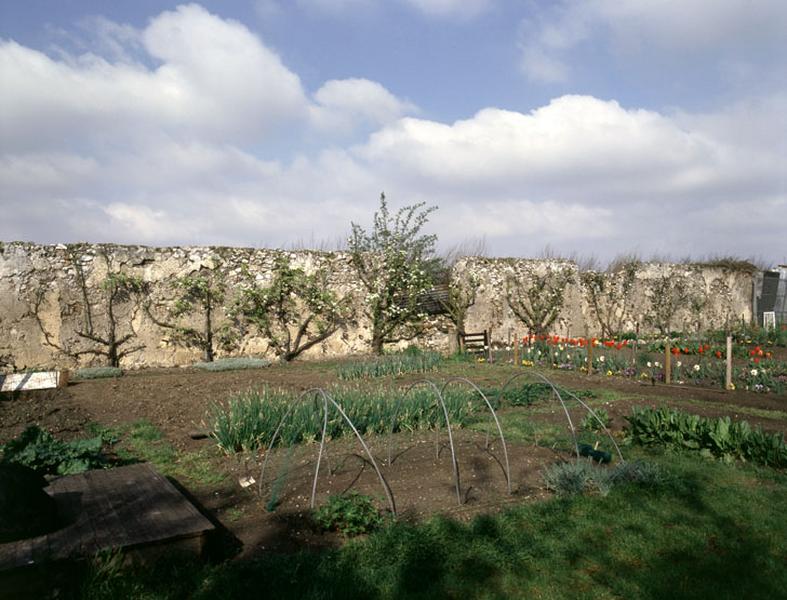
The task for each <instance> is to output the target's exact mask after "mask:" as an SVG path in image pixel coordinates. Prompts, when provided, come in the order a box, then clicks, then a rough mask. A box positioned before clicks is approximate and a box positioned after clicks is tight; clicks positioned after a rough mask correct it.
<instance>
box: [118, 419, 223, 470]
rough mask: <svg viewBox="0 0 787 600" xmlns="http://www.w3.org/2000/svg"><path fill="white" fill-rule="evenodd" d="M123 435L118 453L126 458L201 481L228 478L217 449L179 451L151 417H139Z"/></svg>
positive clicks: (122, 457)
mask: <svg viewBox="0 0 787 600" xmlns="http://www.w3.org/2000/svg"><path fill="white" fill-rule="evenodd" d="M120 437H121V439H122V443H121V447H120V448H119V449H118V450H117V454H118V456H119V457H120V458H121V459H123V460H127V461H132V462H136V461H145V462H149V463H151V464H153V465H154V466H155V467H156V469H157V470H158V471H160V472H161V473H162V474H164V475H168V476H172V477H176V478H179V479H180V478H184V479H187V480H189V481H191V482H193V483H198V484H201V485H219V484H220V483H222V482H223V481H224V480H225V479H226V474H225V473H224V472H222V471H220V470H217V469H216V468H215V466H214V464H213V463H212V460H211V459H212V458H213V457H214V452H215V449H214V452H211V450H210V449H202V450H199V451H196V452H178V450H176V449H175V447H174V446H173V445H172V444H171V443H169V442H168V441H167V440H166V439H165V438H164V435H163V434H162V432H161V430H160V429H159V428H158V427H156V426H155V425H153V424H152V423H151V422H150V421H147V420H144V419H143V420H139V421H135V422H134V423H132V424H131V426H130V427H129V428H128V429H127V430H126V431H125V434H124V435H121V436H120Z"/></svg>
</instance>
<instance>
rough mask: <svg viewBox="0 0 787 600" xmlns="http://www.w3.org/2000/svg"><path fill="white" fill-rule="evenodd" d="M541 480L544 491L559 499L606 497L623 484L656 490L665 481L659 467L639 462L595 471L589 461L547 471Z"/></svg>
mask: <svg viewBox="0 0 787 600" xmlns="http://www.w3.org/2000/svg"><path fill="white" fill-rule="evenodd" d="M543 477H544V483H545V484H546V486H547V489H550V490H552V491H553V492H555V493H556V494H557V495H558V496H574V495H576V494H583V493H586V492H593V491H596V492H599V493H600V494H607V493H608V492H609V491H610V490H611V489H612V488H613V487H615V486H617V485H624V484H630V485H638V486H642V487H648V488H655V487H659V486H661V485H663V484H664V483H665V481H666V477H665V475H664V473H663V471H662V470H661V468H659V466H658V465H656V464H653V463H649V462H645V461H641V460H637V461H633V462H621V463H618V464H617V465H615V466H614V467H609V468H603V467H598V466H596V465H595V464H594V463H593V462H591V461H590V460H577V461H576V462H565V463H558V464H555V465H552V466H550V467H547V469H546V470H545V471H544V474H543Z"/></svg>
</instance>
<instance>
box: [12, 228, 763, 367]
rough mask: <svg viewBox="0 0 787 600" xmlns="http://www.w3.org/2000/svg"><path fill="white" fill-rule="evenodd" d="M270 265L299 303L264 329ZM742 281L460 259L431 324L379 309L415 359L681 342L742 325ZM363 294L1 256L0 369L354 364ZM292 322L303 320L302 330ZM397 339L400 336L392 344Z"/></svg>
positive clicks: (324, 262) (199, 254)
mask: <svg viewBox="0 0 787 600" xmlns="http://www.w3.org/2000/svg"><path fill="white" fill-rule="evenodd" d="M359 239H360V238H359ZM277 260H279V261H284V262H286V264H287V268H288V269H290V271H286V270H281V273H282V274H284V275H287V279H286V282H287V283H286V285H289V286H294V287H292V289H291V291H294V290H296V289H297V293H296V296H297V295H298V294H301V295H300V296H299V299H298V300H297V301H296V302H295V304H294V305H292V306H290V309H292V310H290V312H289V314H290V315H291V317H290V318H286V319H284V320H283V321H276V322H274V321H271V320H270V319H268V318H267V317H265V318H262V317H261V313H259V310H258V309H260V307H262V308H265V307H270V306H272V304H275V302H274V299H273V297H272V296H271V295H270V291H271V289H272V288H274V287H276V286H277V285H278V286H279V289H281V285H283V284H284V281H285V280H282V279H281V278H279V279H278V280H277V279H276V276H275V270H276V269H275V267H276V264H277ZM753 268H755V266H754V265H752V264H751V263H747V262H746V261H739V260H733V259H721V258H719V259H709V260H707V261H705V262H704V263H696V262H695V263H691V264H689V263H685V264H665V263H640V262H635V261H633V260H629V261H628V262H626V261H622V262H621V261H618V263H616V264H614V265H612V266H611V267H610V268H609V269H607V270H605V271H587V270H582V269H580V268H579V267H578V266H577V264H576V262H572V261H567V260H558V259H549V258H546V259H516V258H488V257H463V258H460V259H458V260H455V261H453V264H452V265H450V269H449V270H448V272H449V273H450V276H449V277H448V278H447V280H446V282H445V283H444V284H443V285H444V288H443V290H444V291H443V295H442V296H439V297H437V299H436V300H435V301H434V303H436V304H437V305H440V304H441V303H442V309H443V310H436V311H430V312H433V313H434V312H436V313H442V314H429V315H426V316H425V317H424V316H423V315H421V311H422V310H423V306H422V305H419V304H418V303H415V304H412V305H411V306H410V305H406V304H402V303H396V302H395V303H394V304H391V305H390V306H389V308H387V309H386V310H389V311H391V310H392V311H394V312H395V311H400V310H402V309H403V307H405V306H409V308H408V310H409V311H411V313H412V314H414V315H416V316H418V318H419V319H421V318H422V320H421V321H418V322H416V321H412V322H409V324H408V326H407V328H405V329H406V330H407V331H410V332H411V333H412V332H415V334H416V335H417V341H416V342H415V343H417V344H418V345H419V346H421V347H422V348H425V349H434V350H440V351H447V350H448V349H449V348H450V347H451V341H452V339H453V338H454V337H455V335H456V332H457V331H461V330H462V329H464V330H466V331H470V332H473V331H483V330H491V331H492V339H493V341H496V342H505V341H507V340H510V339H512V338H514V337H517V336H522V335H525V334H527V333H530V332H531V331H537V330H543V331H546V332H549V333H557V334H560V335H568V334H570V335H605V336H614V335H619V334H620V333H621V332H626V331H633V330H635V329H636V328H637V327H639V330H640V332H641V333H647V332H665V331H673V330H683V331H687V332H696V331H698V330H704V329H712V328H722V327H725V326H729V325H730V324H731V323H739V322H740V321H741V320H744V321H746V322H748V321H749V320H750V319H751V290H752V282H753V273H752V269H753ZM555 273H559V274H561V277H558V278H557V279H556V278H555V277H554V276H553V275H554V274H555ZM277 281H278V283H276V282H277ZM211 282H212V283H211ZM558 284H560V285H558ZM220 288H221V289H220ZM255 289H256V290H257V292H254V293H252V292H253V290H255ZM243 290H246V291H250V293H252V295H251V296H247V299H250V298H254V299H255V301H256V300H259V302H257V304H256V305H247V307H246V308H247V309H248V310H246V311H243V310H238V298H239V296H240V294H241V292H242V291H243ZM255 293H256V294H257V295H256V296H255V295H254V294H255ZM263 293H264V294H263ZM374 293H375V292H374V291H371V292H370V289H369V288H368V287H367V286H365V285H364V284H363V283H362V282H361V281H360V280H359V277H358V272H357V269H356V265H354V264H353V262H352V260H351V254H350V253H348V252H331V253H326V252H316V251H302V250H299V251H290V252H285V251H281V250H266V249H251V248H229V247H187V248H177V247H174V248H151V247H145V246H122V245H114V244H74V245H63V244H60V245H49V246H44V245H37V244H30V243H22V242H11V243H5V244H3V245H2V253H0V356H3V357H5V358H4V359H3V360H4V362H5V363H6V366H5V367H4V368H5V369H6V370H14V369H16V370H21V369H26V368H27V369H30V368H37V367H77V366H98V365H101V364H119V365H120V366H121V367H123V368H135V367H150V366H173V365H183V364H192V363H194V362H197V361H199V360H202V359H204V358H211V357H212V356H211V355H215V357H216V358H222V357H230V356H249V357H258V358H268V359H271V358H275V357H277V356H278V355H280V354H281V352H285V353H286V352H287V350H286V347H287V336H290V340H289V344H290V347H291V350H292V348H294V347H298V346H297V345H295V342H296V341H299V343H300V344H301V346H303V345H304V344H309V343H310V341H311V340H314V339H318V338H320V336H322V335H324V334H327V333H329V332H330V330H331V329H334V328H335V330H334V331H333V332H330V335H326V336H325V337H324V338H323V339H318V341H316V342H315V343H314V344H312V345H310V346H309V347H308V348H307V349H306V350H305V351H304V352H303V354H302V356H303V357H306V358H319V357H331V356H341V355H347V354H357V353H366V352H368V351H369V350H370V347H371V345H372V342H373V339H374V319H373V317H374V314H375V313H374V311H370V310H369V308H370V307H371V306H372V305H371V304H369V303H368V299H369V295H370V294H374ZM259 294H263V295H262V296H261V295H259ZM337 302H338V303H340V304H341V307H340V306H339V305H338V304H336V303H337ZM419 302H420V300H419ZM308 303H311V305H312V307H313V308H317V309H318V313H319V312H321V311H324V310H327V309H328V307H330V306H334V309H331V310H336V311H338V312H336V315H337V317H339V318H337V319H328V320H327V321H326V320H325V319H324V318H322V317H320V315H319V314H317V313H314V312H313V311H312V312H311V313H307V312H306V311H304V310H302V308H303V307H305V306H306V305H307V304H308ZM255 306H256V308H255ZM208 312H209V315H208ZM298 313H300V314H303V315H306V316H305V317H304V319H303V320H297V319H296V316H298ZM282 314H283V313H282ZM308 314H314V315H315V316H314V317H312V318H311V319H308ZM208 316H209V317H210V318H208ZM250 316H251V317H252V318H249V317H250ZM241 317H243V318H241ZM306 320H308V323H307V324H306V325H307V327H306V329H305V330H303V332H302V334H301V338H300V340H298V339H297V338H298V334H299V332H300V331H301V327H302V326H303V325H304V321H306ZM113 321H114V326H113ZM243 321H245V324H244V323H243ZM274 325H275V326H276V327H275V328H274V327H273V326H274ZM405 329H402V330H401V331H400V332H399V333H404V334H405V336H407V331H405ZM380 331H383V330H382V329H381V330H380ZM277 332H278V333H277ZM386 335H387V334H386ZM388 347H395V346H393V345H389V346H388Z"/></svg>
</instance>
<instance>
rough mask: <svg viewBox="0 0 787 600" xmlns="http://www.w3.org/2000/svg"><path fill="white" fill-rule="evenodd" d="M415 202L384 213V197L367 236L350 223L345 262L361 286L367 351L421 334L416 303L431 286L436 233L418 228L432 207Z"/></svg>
mask: <svg viewBox="0 0 787 600" xmlns="http://www.w3.org/2000/svg"><path fill="white" fill-rule="evenodd" d="M424 206H425V204H424V203H423V202H422V203H419V204H414V205H412V206H405V207H403V208H401V209H399V211H397V212H396V214H395V215H391V214H390V213H389V212H388V205H387V204H386V201H385V194H380V208H379V209H378V210H377V211H376V212H375V213H374V225H373V228H372V230H371V231H370V232H369V233H367V232H366V231H365V230H364V229H363V228H362V227H361V226H360V225H357V224H356V223H352V233H351V235H350V239H349V241H348V245H349V250H350V259H351V262H352V265H353V267H355V271H356V273H357V274H358V279H359V281H360V282H361V284H362V285H363V287H364V288H365V291H366V302H365V314H366V316H367V317H368V318H369V320H370V321H371V323H372V351H373V352H375V353H376V354H382V351H383V345H384V344H386V343H391V342H397V341H399V340H403V339H412V338H414V337H415V336H417V335H418V334H419V333H421V332H422V331H423V318H424V316H425V315H424V314H423V311H422V310H421V306H420V301H421V299H422V298H423V296H424V294H425V293H426V292H428V291H429V290H430V289H431V288H432V281H433V278H432V275H431V271H432V270H433V266H434V265H435V262H436V261H435V259H434V258H433V254H434V244H435V242H436V241H437V236H435V235H422V234H421V229H422V228H423V226H424V225H425V224H426V222H427V220H428V218H429V215H430V214H431V213H432V212H433V211H434V210H436V209H437V208H436V207H430V208H424Z"/></svg>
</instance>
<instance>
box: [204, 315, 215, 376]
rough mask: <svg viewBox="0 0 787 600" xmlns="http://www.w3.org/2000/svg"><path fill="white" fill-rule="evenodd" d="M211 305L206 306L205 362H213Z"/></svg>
mask: <svg viewBox="0 0 787 600" xmlns="http://www.w3.org/2000/svg"><path fill="white" fill-rule="evenodd" d="M210 309H211V305H210V302H208V303H207V304H206V306H205V348H204V350H205V362H213V323H212V322H211V310H210Z"/></svg>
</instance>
